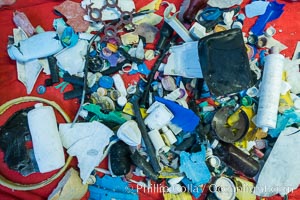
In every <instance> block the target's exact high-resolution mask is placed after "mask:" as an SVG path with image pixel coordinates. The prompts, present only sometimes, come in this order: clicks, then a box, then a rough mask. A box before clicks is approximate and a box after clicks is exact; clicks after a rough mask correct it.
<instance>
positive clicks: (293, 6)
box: [0, 0, 300, 200]
mask: <svg viewBox="0 0 300 200" xmlns="http://www.w3.org/2000/svg"><path fill="white" fill-rule="evenodd" d="M61 2H63V1H62V0H54V1H50V0H26V1H25V0H17V2H16V3H15V4H14V5H12V6H9V7H7V6H4V7H2V8H0V30H1V31H0V38H1V42H0V105H2V104H3V103H5V102H6V101H8V100H11V99H14V98H17V97H21V96H26V90H25V87H24V85H23V84H22V83H20V82H19V81H18V80H17V73H16V62H15V61H12V60H10V58H9V57H8V55H7V51H6V46H7V41H8V39H7V37H8V35H12V30H13V28H15V25H14V23H13V20H12V16H13V11H15V10H18V11H21V12H24V13H25V14H26V15H27V17H28V18H29V20H30V21H31V23H32V25H33V26H34V27H36V26H37V25H41V26H42V27H43V28H44V29H45V30H53V28H52V23H53V19H54V18H58V16H56V15H55V14H54V12H53V7H54V6H55V5H58V4H60V3H61ZM76 2H81V1H80V0H76ZM148 2H151V0H144V1H139V0H135V3H136V7H137V9H138V8H140V7H142V6H143V5H145V4H146V3H148ZM169 2H170V3H175V5H176V6H177V9H179V6H180V3H181V2H182V1H181V0H172V1H171V0H170V1H169ZM249 2H250V1H249V0H244V3H243V6H244V5H245V4H246V3H249ZM278 2H279V3H286V6H285V8H284V13H283V14H282V16H281V17H280V19H278V20H276V21H273V22H271V23H269V24H268V26H270V25H272V26H273V27H274V28H276V30H277V33H276V35H275V36H274V37H275V39H278V40H279V41H281V42H282V43H283V44H285V45H286V46H288V49H287V50H285V51H283V52H282V53H283V54H284V55H285V56H288V57H292V55H293V52H294V49H295V46H296V43H297V41H300V21H299V19H300V18H299V16H300V3H288V2H286V1H278ZM242 11H244V9H243V10H242ZM162 12H163V7H161V9H160V10H159V13H160V14H162ZM255 19H256V18H253V19H246V20H245V24H244V28H243V31H245V32H246V31H249V27H251V25H252V24H253V23H254V22H255ZM150 64H151V63H150ZM152 64H153V63H152ZM47 78H49V77H47V76H46V75H44V74H43V73H41V75H40V76H39V78H38V81H37V83H36V84H35V87H34V90H33V92H32V93H31V96H38V97H42V98H46V99H49V100H52V101H55V102H57V103H58V104H59V105H60V106H62V108H63V109H64V110H65V111H66V112H67V113H68V114H69V115H70V116H71V118H73V117H74V115H75V113H76V111H77V109H78V102H77V100H69V101H64V100H63V95H62V94H61V93H60V92H59V90H57V89H55V88H54V87H48V88H47V91H46V93H45V94H43V95H39V94H37V92H36V88H37V86H38V85H41V84H44V82H45V79H47ZM70 87H71V86H68V88H67V89H66V90H70V89H71V88H70ZM31 105H32V104H31ZM26 106H28V104H22V105H18V106H14V107H13V108H12V109H9V110H8V111H7V112H5V114H4V115H2V116H0V125H3V124H4V122H5V121H6V119H7V117H8V116H10V115H11V114H12V113H13V112H15V111H16V110H18V109H20V108H21V107H26ZM58 120H59V121H62V119H58ZM287 153H288V152H287ZM102 165H103V166H106V163H105V162H103V163H102ZM72 166H76V160H75V159H74V161H73V163H72ZM274 167H276V166H274ZM299 173H300V172H299ZM0 174H1V175H3V176H5V177H7V178H8V179H10V180H12V181H16V182H19V183H35V182H39V181H41V180H45V179H47V178H48V177H50V175H51V174H53V173H47V174H34V175H30V176H29V177H25V178H24V177H22V176H21V175H19V174H18V173H17V172H14V171H11V170H9V169H8V168H7V166H6V164H5V163H4V162H3V153H2V152H1V153H0ZM59 180H60V179H59ZM59 180H57V181H54V182H53V183H51V184H49V185H48V186H46V187H44V188H42V189H37V190H34V191H26V192H25V191H12V190H11V189H8V188H6V187H3V186H0V199H1V200H5V199H25V200H26V199H28V200H38V199H46V198H47V196H48V195H49V194H50V193H51V191H52V190H53V189H54V188H55V187H56V185H57V183H58V181H59ZM297 193H299V195H297ZM141 196H142V199H152V198H151V197H153V199H163V197H162V196H161V195H159V194H155V193H152V192H150V193H149V194H148V195H141ZM150 196H151V197H150ZM289 197H290V198H289V199H294V200H296V199H300V191H299V192H298V191H295V192H294V193H292V194H291V195H289ZM272 199H281V198H280V197H278V198H277V197H274V198H272Z"/></svg>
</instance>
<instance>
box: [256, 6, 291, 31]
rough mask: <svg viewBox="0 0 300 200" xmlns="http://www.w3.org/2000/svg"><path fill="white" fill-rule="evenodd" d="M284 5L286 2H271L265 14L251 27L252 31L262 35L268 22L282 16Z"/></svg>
mask: <svg viewBox="0 0 300 200" xmlns="http://www.w3.org/2000/svg"><path fill="white" fill-rule="evenodd" d="M284 6H285V4H279V3H277V2H276V1H272V2H270V3H269V5H268V7H267V10H266V12H265V14H263V15H261V16H260V17H259V18H258V20H257V21H256V23H255V24H254V26H253V27H252V28H251V32H252V33H253V34H254V35H257V36H259V35H262V34H263V32H264V29H265V27H266V25H267V23H268V22H270V21H273V20H275V19H277V18H279V17H280V16H281V14H282V13H283V7H284Z"/></svg>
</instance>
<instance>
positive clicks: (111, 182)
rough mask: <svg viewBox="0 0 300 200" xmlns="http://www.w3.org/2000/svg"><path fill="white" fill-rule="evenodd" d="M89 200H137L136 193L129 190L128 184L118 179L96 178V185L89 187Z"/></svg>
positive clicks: (108, 177)
mask: <svg viewBox="0 0 300 200" xmlns="http://www.w3.org/2000/svg"><path fill="white" fill-rule="evenodd" d="M89 192H90V197H89V199H90V200H98V199H101V200H111V199H115V200H138V199H139V198H138V194H137V191H136V190H134V189H131V188H129V185H128V183H126V182H124V181H122V179H121V178H120V177H117V178H112V177H110V176H107V175H105V176H103V177H102V178H100V177H98V176H97V177H96V183H95V184H94V185H92V186H89Z"/></svg>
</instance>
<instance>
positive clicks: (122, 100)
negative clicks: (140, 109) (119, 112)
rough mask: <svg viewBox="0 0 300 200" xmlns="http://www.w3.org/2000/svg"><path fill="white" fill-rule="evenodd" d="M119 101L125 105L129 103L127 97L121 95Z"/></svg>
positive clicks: (121, 104) (120, 104)
mask: <svg viewBox="0 0 300 200" xmlns="http://www.w3.org/2000/svg"><path fill="white" fill-rule="evenodd" d="M117 103H118V105H119V106H125V104H126V103H127V99H126V97H124V96H120V97H119V98H118V100H117Z"/></svg>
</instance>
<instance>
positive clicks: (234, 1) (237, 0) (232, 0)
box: [207, 0, 242, 8]
mask: <svg viewBox="0 0 300 200" xmlns="http://www.w3.org/2000/svg"><path fill="white" fill-rule="evenodd" d="M241 3H242V0H226V1H220V0H209V1H208V2H207V4H208V5H210V6H211V7H218V8H230V7H232V6H234V5H240V4H241Z"/></svg>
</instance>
